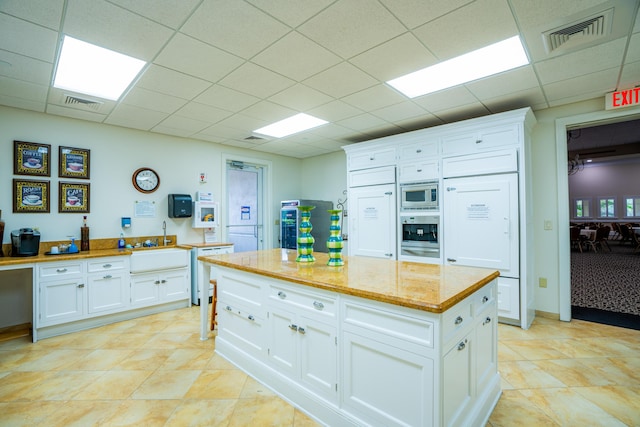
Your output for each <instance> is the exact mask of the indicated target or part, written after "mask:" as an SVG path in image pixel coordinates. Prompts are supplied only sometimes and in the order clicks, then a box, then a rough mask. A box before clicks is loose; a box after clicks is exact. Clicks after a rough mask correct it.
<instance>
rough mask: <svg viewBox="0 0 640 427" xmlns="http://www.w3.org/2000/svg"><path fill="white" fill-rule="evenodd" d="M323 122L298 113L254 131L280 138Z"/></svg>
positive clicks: (323, 121) (324, 121)
mask: <svg viewBox="0 0 640 427" xmlns="http://www.w3.org/2000/svg"><path fill="white" fill-rule="evenodd" d="M325 123H328V122H327V121H326V120H322V119H319V118H317V117H313V116H310V115H308V114H304V113H299V114H296V115H295V116H291V117H289V118H288V119H284V120H280V121H279V122H275V123H272V124H270V125H269V126H265V127H261V128H260V129H256V130H254V132H255V133H259V134H262V135H268V136H272V137H274V138H282V137H284V136H288V135H292V134H294V133H298V132H302V131H303V130H307V129H311V128H314V127H317V126H320V125H324V124H325Z"/></svg>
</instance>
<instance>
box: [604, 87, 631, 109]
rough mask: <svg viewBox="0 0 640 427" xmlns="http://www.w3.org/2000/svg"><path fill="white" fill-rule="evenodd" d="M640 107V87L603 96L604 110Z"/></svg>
mask: <svg viewBox="0 0 640 427" xmlns="http://www.w3.org/2000/svg"><path fill="white" fill-rule="evenodd" d="M634 105H640V87H634V88H632V89H625V90H618V91H615V92H609V93H608V94H606V96H605V106H604V108H605V110H615V109H616V108H625V107H632V106H634Z"/></svg>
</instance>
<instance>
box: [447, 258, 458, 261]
mask: <svg viewBox="0 0 640 427" xmlns="http://www.w3.org/2000/svg"><path fill="white" fill-rule="evenodd" d="M447 261H448V262H456V261H457V260H456V259H455V258H447Z"/></svg>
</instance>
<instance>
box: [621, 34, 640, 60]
mask: <svg viewBox="0 0 640 427" xmlns="http://www.w3.org/2000/svg"><path fill="white" fill-rule="evenodd" d="M636 61H640V33H635V34H634V35H632V36H631V39H630V40H629V47H628V48H627V55H626V56H625V58H624V62H625V63H629V62H636Z"/></svg>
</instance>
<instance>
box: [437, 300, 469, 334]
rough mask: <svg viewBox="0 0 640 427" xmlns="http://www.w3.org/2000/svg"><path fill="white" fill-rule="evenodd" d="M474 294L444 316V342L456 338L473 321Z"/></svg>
mask: <svg viewBox="0 0 640 427" xmlns="http://www.w3.org/2000/svg"><path fill="white" fill-rule="evenodd" d="M472 301H473V295H472V296H471V297H469V298H467V299H465V300H463V301H462V302H460V303H458V304H456V305H455V306H453V307H452V308H450V309H449V310H447V311H446V312H445V313H444V314H443V316H442V322H443V324H442V337H443V342H447V341H448V340H449V339H451V338H454V337H455V336H456V335H457V334H458V333H459V332H460V331H464V330H466V329H467V327H471V325H472V323H473V304H472Z"/></svg>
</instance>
